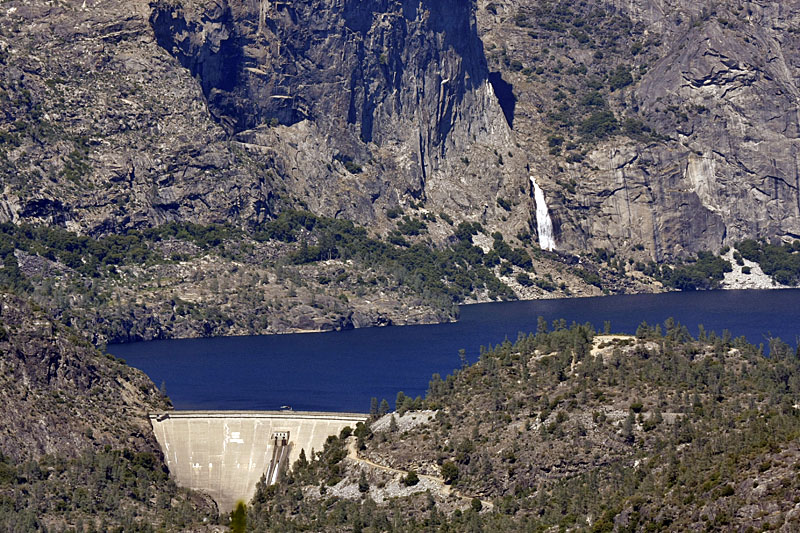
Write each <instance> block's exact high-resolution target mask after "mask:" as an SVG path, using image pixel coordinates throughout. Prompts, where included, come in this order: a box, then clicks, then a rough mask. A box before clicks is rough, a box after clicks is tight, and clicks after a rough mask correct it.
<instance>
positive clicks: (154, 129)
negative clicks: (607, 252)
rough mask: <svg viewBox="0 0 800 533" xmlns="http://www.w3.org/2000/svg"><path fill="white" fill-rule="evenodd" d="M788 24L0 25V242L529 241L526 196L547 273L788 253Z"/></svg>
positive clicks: (793, 144)
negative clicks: (440, 216)
mask: <svg viewBox="0 0 800 533" xmlns="http://www.w3.org/2000/svg"><path fill="white" fill-rule="evenodd" d="M797 7H798V2H797V1H795V0H793V1H791V2H777V1H767V0H760V1H754V2H746V3H739V2H717V3H716V4H715V5H714V7H713V8H712V7H709V6H705V7H704V6H702V5H700V4H698V3H696V2H689V1H688V0H670V1H662V0H630V1H629V0H626V1H624V2H622V1H619V0H587V1H586V2H585V3H583V4H581V5H579V6H575V5H573V3H571V2H568V1H566V0H560V1H553V2H548V3H544V4H543V3H540V2H534V1H532V0H492V1H491V2H489V1H488V0H480V1H479V2H477V11H476V10H475V6H473V5H472V4H471V3H469V2H457V1H455V0H446V1H441V2H436V1H433V0H422V1H417V2H413V1H411V0H396V1H391V2H390V1H388V0H370V1H366V0H332V1H330V2H319V1H314V0H302V1H296V2H285V1H279V0H274V1H267V0H262V1H255V0H252V1H247V2H245V1H244V0H215V1H210V0H180V1H167V0H157V1H154V2H151V3H147V2H144V1H143V0H135V1H125V2H123V1H121V0H107V1H103V2H101V1H98V0H86V1H83V0H81V1H77V0H75V1H69V2H62V3H59V4H58V5H53V4H52V3H51V2H46V1H45V0H32V1H26V2H22V1H21V0H11V1H8V2H5V3H4V4H3V10H2V12H0V22H2V24H0V66H2V68H0V101H2V102H3V106H2V111H1V112H0V172H2V176H3V185H4V187H3V191H2V196H0V219H2V220H13V221H24V220H29V221H38V222H45V223H51V224H60V225H65V226H67V227H70V228H73V229H77V230H79V231H83V232H91V233H96V234H98V233H100V234H102V233H109V232H115V231H119V230H120V229H123V228H129V227H142V226H152V225H158V224H162V223H164V222H167V221H172V220H188V221H194V222H201V223H206V222H221V221H232V222H234V223H236V224H238V225H242V226H245V225H248V224H252V223H257V222H259V221H262V220H264V219H266V218H268V217H270V216H272V215H273V214H274V213H275V212H276V211H278V210H280V209H282V208H284V207H292V206H294V207H296V206H307V207H308V208H310V209H311V210H313V211H316V212H318V213H320V214H323V215H328V216H336V217H343V218H350V219H353V220H355V221H357V222H360V223H365V224H369V225H370V227H371V228H373V229H374V230H375V231H376V232H378V233H385V232H386V231H387V230H389V229H390V228H392V227H394V226H393V223H392V222H391V221H390V220H389V219H388V218H387V217H386V212H387V210H389V209H393V208H397V207H407V206H409V205H411V204H412V203H413V204H419V203H420V202H421V203H422V204H424V207H425V209H427V210H429V211H431V212H433V213H440V212H446V213H448V214H449V215H451V216H454V217H455V218H456V219H457V220H470V221H480V222H482V223H483V224H484V226H486V227H488V228H489V229H490V230H502V231H503V233H504V234H505V235H506V236H507V237H511V236H514V235H517V234H520V235H525V234H532V235H536V234H537V231H536V229H537V228H536V221H535V216H533V213H534V212H535V205H534V201H533V194H534V193H533V189H532V186H531V182H530V181H529V177H530V176H531V175H533V176H534V178H535V179H536V181H537V183H538V184H539V185H540V186H541V188H542V190H543V192H544V196H545V197H546V201H547V204H548V205H549V207H550V215H551V218H552V222H553V230H554V238H555V247H556V249H557V250H562V251H571V252H580V251H584V250H586V249H592V248H597V247H603V248H612V249H616V250H618V251H624V252H626V253H633V252H631V249H632V248H634V249H635V253H633V255H634V256H636V257H637V259H647V258H653V259H658V260H662V259H669V258H670V257H674V256H680V255H683V254H685V253H688V252H694V251H698V250H702V249H715V248H718V247H719V246H721V245H722V244H727V243H730V242H732V241H735V240H738V239H741V238H744V237H786V238H789V237H794V236H797V235H800V194H799V193H798V190H799V189H800V177H799V175H798V171H797V167H798V165H797V137H798V128H799V127H800V126H798V113H797V105H796V100H797V96H798V94H800V85H798V82H797V78H798V71H797V65H798V63H800V58H799V57H798V54H797V52H796V51H797V44H798V37H797V35H798V33H797V28H798V27H800V15H798V14H797V13H798V10H797ZM476 14H477V17H476ZM445 229H446V228H445ZM449 234H450V232H449V231H445V230H444V229H443V230H442V231H432V232H431V236H432V237H433V239H434V240H443V239H444V238H446V236H447V235H449ZM533 242H535V240H534V241H533Z"/></svg>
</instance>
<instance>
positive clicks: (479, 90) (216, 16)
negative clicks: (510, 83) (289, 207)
mask: <svg viewBox="0 0 800 533" xmlns="http://www.w3.org/2000/svg"><path fill="white" fill-rule="evenodd" d="M150 20H151V23H152V26H153V28H154V31H155V35H156V38H157V41H158V43H159V44H160V45H161V46H162V47H164V48H165V49H166V50H167V51H169V52H170V53H171V54H173V55H174V56H175V57H176V58H177V59H178V60H179V61H180V62H181V64H182V65H184V66H185V67H186V68H188V69H189V71H190V72H191V73H192V74H193V75H195V76H196V77H197V79H198V80H199V82H200V84H201V86H202V90H203V93H204V95H205V97H206V99H207V101H208V106H209V111H210V112H211V114H212V115H213V116H214V117H215V118H216V119H217V120H218V121H219V123H220V124H222V125H223V126H224V127H225V128H226V130H227V131H228V132H229V133H230V134H231V135H233V136H234V138H235V139H236V140H238V141H240V142H242V143H244V144H245V145H246V146H248V148H249V149H251V150H254V151H257V150H259V147H262V148H261V149H264V150H269V149H274V150H275V151H276V152H277V153H279V154H281V155H282V156H283V159H284V160H285V161H286V165H285V168H284V171H285V178H286V179H287V182H288V183H289V185H288V187H289V189H290V190H291V191H292V192H293V193H295V194H296V195H297V197H298V198H302V199H303V200H304V201H306V202H307V203H308V204H309V206H310V207H311V208H312V209H313V210H316V211H319V212H322V213H324V214H328V215H336V216H340V215H343V216H346V217H349V218H353V219H355V220H358V221H361V222H370V221H373V220H374V219H376V218H380V219H382V218H383V217H382V216H378V215H380V212H379V211H380V210H379V209H378V208H379V207H381V206H385V205H389V204H391V205H397V204H398V202H400V203H402V202H404V201H405V200H406V199H412V200H413V199H417V200H419V199H425V200H426V201H428V202H430V205H431V207H433V208H436V209H442V208H443V209H447V210H449V211H453V210H456V211H457V212H464V211H466V213H465V214H467V215H468V216H469V217H470V218H482V219H483V220H484V221H489V222H490V223H492V222H493V221H495V220H496V219H497V218H499V217H500V215H501V214H503V213H502V211H498V210H497V206H496V198H497V197H498V195H500V194H501V191H503V190H505V189H507V190H509V191H510V190H516V189H517V188H519V187H520V186H521V185H524V182H525V180H526V179H527V178H526V177H525V175H524V170H522V169H524V167H525V165H526V164H527V162H526V161H524V156H523V155H521V152H519V150H518V149H517V148H516V147H514V146H513V143H512V142H511V134H510V128H509V126H508V124H507V122H506V118H505V117H504V115H503V112H502V110H501V108H500V105H499V103H498V100H497V97H496V96H495V94H494V91H493V89H492V86H491V84H490V83H489V72H488V68H487V65H486V60H485V57H484V54H483V46H482V43H481V41H480V39H479V38H478V34H477V28H476V24H475V18H474V14H473V8H472V6H471V5H470V3H468V2H458V1H455V0H451V1H435V2H434V1H423V2H417V1H410V0H406V1H386V0H383V1H380V0H375V1H355V0H337V1H332V2H331V1H326V2H321V1H314V0H305V1H296V2H275V1H263V2H242V1H238V0H224V1H219V2H183V3H180V2H178V3H175V2H159V3H156V4H154V9H153V13H152V15H151V17H150ZM509 146H511V147H512V148H509ZM500 150H503V152H502V155H506V153H511V154H512V155H511V157H510V158H509V157H508V156H506V159H511V161H509V162H508V163H506V162H505V161H503V160H502V157H500V161H501V164H498V163H497V161H498V157H499V156H498V154H500ZM473 153H474V154H475V157H473V158H470V157H469V156H471V155H472V154H473ZM489 154H491V157H489ZM515 155H517V157H516V160H515V159H514V156H515ZM470 159H472V163H470V164H469V165H468V166H466V165H465V163H464V161H469V160H470ZM515 186H516V187H515ZM517 194H518V193H517ZM506 195H508V194H506ZM523 199H524V200H525V204H526V205H525V206H524V208H522V209H517V210H515V211H519V213H516V217H515V218H516V219H519V221H524V222H525V223H526V222H527V217H528V209H529V206H528V205H527V204H528V202H527V199H525V198H523ZM518 223H520V222H518Z"/></svg>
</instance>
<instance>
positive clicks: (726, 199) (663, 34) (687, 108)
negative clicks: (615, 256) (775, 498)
mask: <svg viewBox="0 0 800 533" xmlns="http://www.w3.org/2000/svg"><path fill="white" fill-rule="evenodd" d="M479 6H480V7H479V10H478V22H479V27H480V31H481V35H482V38H483V40H484V44H485V46H486V48H487V50H488V56H489V63H490V68H491V69H492V70H494V71H497V72H498V73H500V74H501V75H502V77H503V79H504V81H505V82H506V83H508V84H510V85H511V86H512V87H513V89H512V90H511V92H512V93H513V98H514V100H515V102H514V104H515V119H514V130H515V135H516V137H515V138H516V139H517V140H518V142H520V143H522V145H523V146H525V147H526V148H528V149H529V150H530V151H531V152H532V153H535V154H537V155H538V156H539V157H538V158H536V159H537V160H536V162H535V163H536V164H535V169H536V172H537V173H538V175H540V176H541V179H540V181H541V185H542V187H543V188H544V189H545V192H546V193H548V197H550V198H552V205H551V208H552V211H553V217H554V219H556V221H557V226H558V230H559V231H558V234H559V235H558V241H559V243H560V245H561V247H562V248H566V249H571V250H575V251H577V250H581V249H585V248H590V249H591V248H595V247H603V248H605V247H609V248H613V249H617V250H624V251H628V250H630V248H631V247H632V246H635V245H639V244H641V245H644V246H645V247H646V249H647V252H646V255H649V256H651V257H653V258H656V259H658V260H661V259H664V258H666V257H670V256H675V255H680V254H682V253H685V252H686V251H687V250H688V251H698V250H702V249H712V250H716V249H718V248H719V247H720V246H721V244H723V243H730V242H735V241H736V240H740V239H742V238H744V237H746V236H760V237H772V236H777V237H788V238H794V237H795V236H796V235H797V234H798V230H799V229H800V219H798V215H800V204H799V202H800V192H798V187H799V186H800V182H798V172H797V146H796V143H797V137H798V127H799V126H798V118H797V104H796V98H797V94H798V91H800V87H799V86H798V75H799V74H800V72H798V56H797V50H798V37H797V31H798V27H800V19H798V9H797V7H798V4H797V3H796V2H770V1H756V2H739V1H735V2H726V1H720V2H713V3H711V4H709V3H697V2H688V1H656V0H636V1H633V2H628V1H625V2H617V1H607V0H588V1H584V2H580V3H574V2H567V1H558V0H554V1H548V2H530V1H525V0H522V1H519V0H513V1H504V0H497V1H495V0H481V1H480V2H479ZM640 255H645V254H640Z"/></svg>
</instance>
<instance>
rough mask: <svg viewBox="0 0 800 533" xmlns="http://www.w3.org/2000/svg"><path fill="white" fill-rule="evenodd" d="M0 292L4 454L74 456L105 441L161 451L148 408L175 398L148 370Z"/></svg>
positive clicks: (0, 445) (1, 441) (19, 457)
mask: <svg viewBox="0 0 800 533" xmlns="http://www.w3.org/2000/svg"><path fill="white" fill-rule="evenodd" d="M0 298H1V300H0V323H2V329H0V339H1V340H0V354H2V357H0V380H2V386H1V387H0V395H1V396H0V418H2V420H3V425H2V428H0V450H2V452H3V453H4V454H5V455H7V456H10V457H13V458H14V459H16V460H27V459H38V458H40V457H41V456H42V455H45V454H51V455H54V454H58V455H61V456H74V455H78V454H80V453H81V452H82V451H84V450H86V449H92V448H102V447H103V446H105V445H106V444H108V445H111V446H112V447H114V448H124V447H130V448H133V449H136V450H139V451H155V450H158V445H157V443H155V441H154V440H153V437H152V434H151V433H152V430H151V429H150V422H149V420H148V419H147V412H148V411H153V410H158V409H164V408H165V407H166V406H168V401H167V400H166V399H165V398H163V397H162V396H161V394H160V393H159V392H158V390H157V389H156V388H155V386H154V385H153V383H152V382H151V381H150V380H149V379H148V378H147V377H146V376H145V375H144V374H143V373H142V372H140V371H138V370H134V369H132V368H129V367H127V366H125V364H124V363H122V362H120V361H117V360H115V359H114V357H113V356H111V355H104V354H102V353H100V352H99V351H97V349H96V348H94V347H93V346H91V345H89V344H88V343H87V342H86V341H85V340H83V339H81V338H80V337H79V336H78V335H76V334H75V332H74V331H72V330H69V329H68V328H65V327H64V326H63V325H60V324H58V323H55V322H53V321H52V320H50V319H49V318H47V316H46V315H45V314H44V312H43V311H42V310H41V309H36V308H32V307H31V305H30V304H28V303H26V302H25V301H23V300H21V299H19V298H17V297H16V296H12V295H9V294H8V293H2V295H0ZM122 413H124V415H123V414H122Z"/></svg>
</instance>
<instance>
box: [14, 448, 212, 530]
mask: <svg viewBox="0 0 800 533" xmlns="http://www.w3.org/2000/svg"><path fill="white" fill-rule="evenodd" d="M203 518H204V517H203V516H198V510H197V507H196V506H195V505H193V504H192V502H191V500H190V496H189V493H188V492H187V491H186V490H183V489H179V488H178V487H177V486H176V485H175V483H174V482H173V481H172V480H170V479H169V476H168V474H167V470H166V467H164V465H163V463H162V462H161V460H160V459H158V458H157V457H156V456H155V455H153V454H152V453H149V452H134V451H131V450H127V449H126V450H112V449H111V448H110V447H108V446H106V448H105V449H103V450H99V451H96V452H92V451H87V452H85V453H84V454H83V455H81V456H79V457H76V458H72V459H68V458H63V457H58V456H50V455H46V456H44V457H42V459H40V460H39V461H27V462H23V463H15V462H14V461H13V460H11V459H10V458H9V457H4V456H3V455H2V453H0V529H2V530H3V531H9V532H17V531H19V532H23V531H53V530H56V531H131V532H142V533H144V532H155V531H157V530H159V529H160V526H162V525H163V526H169V527H170V529H171V530H177V529H179V528H187V527H190V526H191V525H192V524H199V523H201V522H202V521H203ZM205 518H206V519H209V518H212V519H213V518H216V517H215V516H214V515H212V514H210V513H209V514H207V515H206V516H205ZM52 521H55V524H59V523H60V524H61V525H60V526H58V525H56V527H55V528H54V529H51V527H50V525H49V524H51V523H52ZM67 524H71V525H72V528H67V527H66V526H67Z"/></svg>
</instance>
